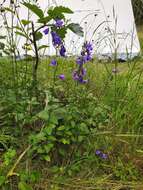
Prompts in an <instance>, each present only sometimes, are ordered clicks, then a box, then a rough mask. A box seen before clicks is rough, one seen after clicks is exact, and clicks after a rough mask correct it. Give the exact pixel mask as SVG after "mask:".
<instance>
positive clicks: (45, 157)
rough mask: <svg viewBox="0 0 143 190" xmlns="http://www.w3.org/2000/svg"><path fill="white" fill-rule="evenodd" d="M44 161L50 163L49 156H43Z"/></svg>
mask: <svg viewBox="0 0 143 190" xmlns="http://www.w3.org/2000/svg"><path fill="white" fill-rule="evenodd" d="M43 158H44V160H46V161H47V162H50V161H51V158H50V156H48V155H46V156H43Z"/></svg>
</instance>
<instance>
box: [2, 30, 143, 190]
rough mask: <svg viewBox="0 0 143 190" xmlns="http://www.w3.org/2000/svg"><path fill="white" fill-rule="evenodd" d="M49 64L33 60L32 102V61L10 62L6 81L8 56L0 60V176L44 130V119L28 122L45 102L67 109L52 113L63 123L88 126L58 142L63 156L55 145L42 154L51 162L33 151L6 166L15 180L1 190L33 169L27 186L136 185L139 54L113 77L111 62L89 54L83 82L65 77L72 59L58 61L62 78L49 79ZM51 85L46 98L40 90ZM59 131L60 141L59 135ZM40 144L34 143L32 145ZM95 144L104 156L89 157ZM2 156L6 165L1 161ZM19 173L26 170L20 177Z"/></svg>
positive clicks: (140, 149)
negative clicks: (35, 71)
mask: <svg viewBox="0 0 143 190" xmlns="http://www.w3.org/2000/svg"><path fill="white" fill-rule="evenodd" d="M140 38H142V34H140ZM49 62H50V60H49V59H45V60H41V63H40V67H39V71H38V93H39V95H38V97H39V99H38V105H37V102H36V101H35V100H34V99H33V98H35V97H34V96H33V95H32V94H31V93H30V92H31V68H32V63H31V62H26V61H20V62H18V63H17V72H16V73H15V78H14V75H13V74H14V73H13V68H12V63H11V62H10V60H7V59H6V60H5V59H1V60H0V81H1V83H0V84H1V91H0V95H1V100H0V105H1V107H0V126H1V129H0V131H1V134H0V146H1V150H0V155H1V164H0V165H1V170H2V171H3V173H2V174H1V175H6V174H7V173H8V172H9V171H10V169H11V168H12V167H13V166H14V163H16V160H17V159H18V158H19V156H20V155H21V154H22V152H23V151H24V150H25V149H26V148H27V147H28V146H29V140H28V139H29V136H31V134H35V135H36V134H38V133H39V132H40V131H41V130H42V129H43V128H46V125H47V123H46V122H44V120H38V121H37V120H36V121H35V120H34V119H35V115H36V114H37V113H38V112H40V111H41V110H43V109H44V107H45V105H46V104H48V105H49V106H53V105H54V106H57V103H56V104H55V101H57V100H58V106H59V107H60V109H61V108H64V109H66V110H68V111H69V113H66V114H65V113H64V112H62V111H63V110H61V111H60V114H61V113H62V114H64V117H65V118H64V119H65V122H66V123H65V128H68V125H71V123H70V122H72V125H74V124H75V126H76V127H78V126H80V125H81V124H82V127H84V128H85V129H86V130H87V128H86V126H88V127H89V128H90V132H88V135H85V138H84V140H83V141H81V142H82V143H79V142H78V141H77V143H71V144H67V145H60V146H61V147H62V148H63V150H64V151H65V154H64V156H61V157H59V155H58V153H57V150H58V145H57V147H55V149H54V150H53V152H52V153H51V155H50V156H51V163H49V162H46V161H43V160H42V159H41V158H42V157H41V156H40V155H37V154H34V153H32V155H31V154H30V156H29V153H28V154H25V155H23V157H21V159H20V160H19V162H18V164H16V167H15V168H14V172H16V173H18V174H19V175H20V177H18V176H17V175H13V176H12V177H9V178H8V179H9V183H8V184H9V185H10V186H8V187H6V186H5V187H3V189H2V190H7V189H8V190H9V188H10V189H11V190H16V189H17V184H18V182H19V181H22V180H25V178H26V177H23V176H28V175H30V174H29V173H31V172H33V171H35V170H37V171H39V173H40V175H41V178H40V179H39V180H38V181H34V180H33V181H34V182H33V181H30V182H29V181H28V180H25V181H26V183H28V184H30V185H31V186H32V187H33V189H34V190H47V189H50V190H60V189H62V190H88V189H96V190H106V189H107V190H113V189H116V190H121V189H125V190H128V189H133V190H141V189H143V183H142V180H143V168H142V165H143V76H142V75H143V59H142V57H140V58H136V59H135V60H133V61H131V62H126V63H117V69H118V73H117V74H115V73H113V72H112V70H113V69H114V68H115V63H114V62H112V63H111V62H99V61H97V60H96V59H94V61H93V62H91V63H87V64H86V66H85V67H86V68H87V76H88V78H89V83H88V84H87V85H78V84H76V83H75V81H73V80H72V74H71V73H72V71H73V70H74V69H75V67H76V65H75V61H74V59H73V58H69V59H58V70H57V73H56V75H59V74H61V73H64V74H65V77H66V80H65V81H60V80H59V79H58V78H57V79H56V81H55V84H54V83H53V74H54V68H52V67H50V66H49ZM51 89H54V91H52V93H53V96H54V98H55V99H52V100H50V96H48V97H46V92H47V91H48V93H49V91H51ZM34 101H35V103H34ZM48 102H49V103H48ZM27 105H28V106H27ZM27 109H28V111H27ZM70 117H71V118H72V120H70ZM33 121H34V122H33ZM69 121H70V122H69ZM60 122H61V121H60ZM58 125H59V126H60V123H58ZM60 127H61V126H60ZM78 130H81V128H79V129H78ZM82 132H83V131H82ZM82 132H80V131H78V134H76V130H75V131H73V132H72V133H73V137H74V136H77V138H78V136H80V138H81V133H82ZM62 135H63V137H64V138H65V139H66V135H67V133H66V132H64V133H63V134H62ZM34 138H37V137H36V136H35V137H34ZM58 138H59V137H58ZM8 139H9V140H8ZM66 140H68V139H66ZM42 145H43V143H41V141H40V142H39V143H38V145H36V149H38V147H42ZM9 148H12V149H14V150H16V155H13V157H12V155H11V154H10V153H8V155H6V156H5V157H3V156H4V155H5V154H6V153H7V151H8V150H9ZM56 148H57V149H56ZM97 149H100V150H103V151H105V153H106V154H108V160H107V161H106V160H105V161H104V160H102V159H99V158H98V157H97V156H96V154H95V151H96V150H97ZM9 157H10V158H11V157H12V158H11V159H10V158H9ZM4 158H5V159H6V160H8V161H7V162H8V163H9V164H7V165H4V164H3V163H4V160H5V159H4ZM3 168H4V170H3ZM24 172H25V173H26V174H21V173H24ZM27 173H28V174H27ZM29 178H30V177H29ZM32 179H33V178H32ZM25 181H24V182H25ZM22 190H23V189H22ZM24 190H25V189H24ZM26 190H29V189H28V187H27V189H26Z"/></svg>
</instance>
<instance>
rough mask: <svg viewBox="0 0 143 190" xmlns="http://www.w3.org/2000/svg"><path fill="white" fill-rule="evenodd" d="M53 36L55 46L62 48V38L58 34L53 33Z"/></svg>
mask: <svg viewBox="0 0 143 190" xmlns="http://www.w3.org/2000/svg"><path fill="white" fill-rule="evenodd" d="M51 35H52V41H53V45H54V46H55V47H56V46H60V45H61V44H62V39H61V38H60V36H59V35H58V34H57V33H56V32H53V31H52V32H51Z"/></svg>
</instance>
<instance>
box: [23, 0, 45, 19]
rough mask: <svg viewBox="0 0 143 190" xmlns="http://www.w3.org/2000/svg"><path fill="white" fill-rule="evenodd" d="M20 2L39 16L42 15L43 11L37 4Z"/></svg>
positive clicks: (41, 16)
mask: <svg viewBox="0 0 143 190" xmlns="http://www.w3.org/2000/svg"><path fill="white" fill-rule="evenodd" d="M22 4H23V5H24V6H25V7H27V8H28V9H29V10H31V11H32V12H33V13H35V14H36V15H37V16H38V17H39V18H43V17H44V13H43V11H42V9H40V7H38V6H37V5H34V4H30V3H26V2H24V3H22Z"/></svg>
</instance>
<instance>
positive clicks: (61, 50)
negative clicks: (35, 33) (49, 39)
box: [60, 45, 66, 57]
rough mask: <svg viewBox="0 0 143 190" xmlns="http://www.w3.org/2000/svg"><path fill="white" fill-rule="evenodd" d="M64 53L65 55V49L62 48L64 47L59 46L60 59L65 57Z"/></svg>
mask: <svg viewBox="0 0 143 190" xmlns="http://www.w3.org/2000/svg"><path fill="white" fill-rule="evenodd" d="M65 53H66V48H65V47H64V45H62V46H61V49H60V55H61V56H62V57H65Z"/></svg>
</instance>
